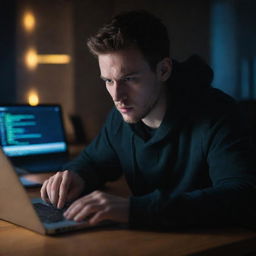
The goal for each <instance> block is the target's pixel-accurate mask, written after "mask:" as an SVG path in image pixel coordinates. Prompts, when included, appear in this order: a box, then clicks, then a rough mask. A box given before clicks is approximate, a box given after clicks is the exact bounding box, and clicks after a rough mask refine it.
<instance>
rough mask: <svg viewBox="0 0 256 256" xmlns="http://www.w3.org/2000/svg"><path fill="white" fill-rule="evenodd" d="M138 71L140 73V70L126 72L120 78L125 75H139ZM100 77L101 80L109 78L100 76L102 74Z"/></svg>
mask: <svg viewBox="0 0 256 256" xmlns="http://www.w3.org/2000/svg"><path fill="white" fill-rule="evenodd" d="M140 73H141V72H139V71H136V72H130V73H127V74H124V75H122V76H121V78H120V79H122V78H124V77H127V76H134V75H139V74H140ZM100 78H101V79H102V80H104V81H105V80H108V79H109V78H107V77H104V76H102V75H100Z"/></svg>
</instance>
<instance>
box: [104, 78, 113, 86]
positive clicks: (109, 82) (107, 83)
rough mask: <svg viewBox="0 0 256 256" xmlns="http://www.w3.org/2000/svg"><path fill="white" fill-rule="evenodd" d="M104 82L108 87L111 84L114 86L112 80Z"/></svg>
mask: <svg viewBox="0 0 256 256" xmlns="http://www.w3.org/2000/svg"><path fill="white" fill-rule="evenodd" d="M103 81H104V83H105V84H106V85H111V84H113V81H112V80H111V79H103Z"/></svg>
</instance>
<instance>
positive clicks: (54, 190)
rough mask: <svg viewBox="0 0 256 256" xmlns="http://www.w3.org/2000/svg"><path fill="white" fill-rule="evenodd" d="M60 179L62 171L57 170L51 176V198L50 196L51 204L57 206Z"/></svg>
mask: <svg viewBox="0 0 256 256" xmlns="http://www.w3.org/2000/svg"><path fill="white" fill-rule="evenodd" d="M61 181H62V173H61V172H57V173H56V174H55V175H54V176H53V181H52V184H51V198H52V204H53V205H54V206H57V203H58V201H59V189H60V184H61Z"/></svg>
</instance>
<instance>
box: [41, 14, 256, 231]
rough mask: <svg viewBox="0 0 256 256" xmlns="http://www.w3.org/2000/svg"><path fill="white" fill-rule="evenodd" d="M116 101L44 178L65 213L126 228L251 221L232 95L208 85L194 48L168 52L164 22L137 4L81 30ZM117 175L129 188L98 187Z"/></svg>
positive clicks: (246, 154) (253, 179)
mask: <svg viewBox="0 0 256 256" xmlns="http://www.w3.org/2000/svg"><path fill="white" fill-rule="evenodd" d="M88 47H89V49H90V51H91V52H92V53H93V54H94V55H95V56H96V57H97V58H98V62H99V68H100V72H101V78H102V80H103V81H104V83H105V86H106V89H107V91H108V92H109V94H110V96H111V97H112V99H113V101H114V104H115V108H113V110H112V111H111V113H110V114H109V117H108V119H107V121H106V123H105V125H104V126H103V128H102V130H101V131H100V133H99V135H98V136H97V137H96V138H95V140H94V141H93V142H92V143H91V144H90V145H89V146H88V147H86V148H85V149H84V151H83V152H82V153H81V154H80V156H79V157H78V158H77V159H75V160H74V161H72V162H71V163H69V164H68V165H67V166H66V167H65V171H63V172H58V173H57V174H56V175H54V176H52V177H51V178H50V179H48V180H47V181H45V182H44V184H43V186H42V189H41V196H42V198H43V199H44V200H45V201H48V202H51V203H53V204H54V205H56V206H57V207H59V208H62V207H63V205H64V204H65V202H67V201H73V200H74V202H73V203H72V205H71V206H70V207H69V208H68V210H67V211H66V212H65V217H66V218H68V219H74V220H75V221H81V220H83V219H84V218H86V217H89V224H90V225H96V224H98V223H99V222H101V221H103V220H113V221H116V222H120V223H127V224H129V226H130V227H131V228H160V229H169V228H175V227H189V226H209V225H222V224H223V223H229V224H232V223H239V224H247V225H248V224H250V223H251V222H252V221H253V220H254V210H253V206H254V205H256V204H255V198H256V194H255V186H256V174H255V161H254V155H253V154H254V151H253V148H252V146H251V144H250V138H249V136H248V134H247V131H246V129H245V128H244V127H243V124H242V122H241V119H240V117H239V114H238V110H237V106H236V103H235V102H234V100H233V99H232V98H230V97H229V96H227V95H226V94H224V93H223V92H221V91H219V90H217V89H214V88H212V87H211V86H210V83H211V80H212V77H213V74H212V71H211V69H210V68H209V67H208V66H207V65H206V64H205V63H204V62H203V61H202V60H201V59H200V58H199V57H197V56H193V57H191V58H190V59H189V60H187V61H186V62H184V63H178V62H177V61H175V60H172V59H171V58H170V54H169V38H168V34H167V30H166V28H165V26H164V25H163V24H162V23H161V21H160V20H159V19H158V18H156V17H154V16H153V15H151V14H149V13H147V12H144V11H131V12H127V13H122V14H120V15H118V16H116V17H114V18H113V19H112V20H111V21H110V22H109V23H108V24H106V25H105V26H103V27H102V28H101V29H100V30H99V32H98V33H97V34H96V35H95V36H92V37H91V38H90V39H89V40H88ZM123 174H124V176H125V177H126V180H127V183H128V185H129V187H130V189H131V191H132V193H133V195H132V196H131V197H130V198H122V197H118V196H114V195H109V194H107V193H104V192H101V191H99V189H100V188H101V187H102V185H103V184H104V183H105V182H107V181H113V180H116V179H118V178H119V177H120V176H121V175H123Z"/></svg>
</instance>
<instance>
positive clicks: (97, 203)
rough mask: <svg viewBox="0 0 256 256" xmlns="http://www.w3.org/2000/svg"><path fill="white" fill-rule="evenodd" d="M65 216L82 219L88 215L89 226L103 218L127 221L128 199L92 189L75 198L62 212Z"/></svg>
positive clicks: (71, 218) (76, 219)
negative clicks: (86, 193) (89, 192)
mask: <svg viewBox="0 0 256 256" xmlns="http://www.w3.org/2000/svg"><path fill="white" fill-rule="evenodd" d="M64 216H65V218H67V219H70V220H75V221H82V220H84V219H85V218H86V217H89V220H88V223H89V225H91V226H94V225H96V224H98V223H99V222H101V221H103V220H113V221H116V222H120V223H128V220H129V199H127V198H123V197H119V196H114V195H110V194H107V193H104V192H100V191H94V192H92V193H91V194H89V195H86V196H84V197H82V198H80V199H78V200H76V201H75V202H74V203H73V204H72V205H70V207H69V208H68V209H67V210H66V212H65V213H64Z"/></svg>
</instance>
